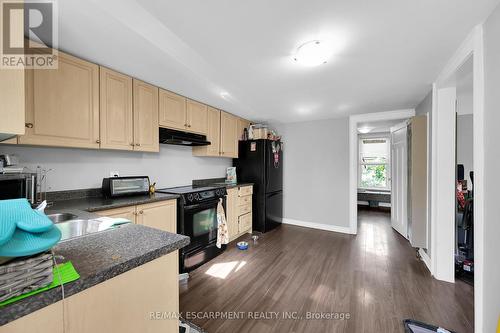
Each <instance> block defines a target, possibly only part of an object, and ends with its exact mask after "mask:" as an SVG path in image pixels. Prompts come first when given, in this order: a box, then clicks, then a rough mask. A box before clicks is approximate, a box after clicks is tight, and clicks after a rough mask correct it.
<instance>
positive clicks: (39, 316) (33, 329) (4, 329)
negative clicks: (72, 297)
mask: <svg viewBox="0 0 500 333" xmlns="http://www.w3.org/2000/svg"><path fill="white" fill-rule="evenodd" d="M63 314H64V311H63V302H62V301H59V302H57V303H54V304H51V305H49V306H46V307H44V308H41V309H40V310H37V311H35V312H32V313H30V314H29V315H26V316H24V317H21V318H19V319H17V320H14V321H11V322H10V323H8V324H6V325H3V326H0V333H26V332H30V333H46V332H50V333H63V332H64V327H63V323H64V318H63Z"/></svg>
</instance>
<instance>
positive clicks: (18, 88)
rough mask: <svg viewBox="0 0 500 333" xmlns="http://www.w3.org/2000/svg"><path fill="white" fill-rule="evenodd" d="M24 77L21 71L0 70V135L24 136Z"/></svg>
mask: <svg viewBox="0 0 500 333" xmlns="http://www.w3.org/2000/svg"><path fill="white" fill-rule="evenodd" d="M24 77H25V72H24V70H23V69H1V70H0V101H2V102H1V103H0V119H2V121H0V133H5V134H24V131H25V120H24V118H25V114H26V111H25V107H24V106H25V89H24V85H25V82H24ZM0 136H1V135H0Z"/></svg>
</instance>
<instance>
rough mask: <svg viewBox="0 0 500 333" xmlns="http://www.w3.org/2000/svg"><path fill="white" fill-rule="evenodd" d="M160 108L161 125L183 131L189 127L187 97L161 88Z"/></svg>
mask: <svg viewBox="0 0 500 333" xmlns="http://www.w3.org/2000/svg"><path fill="white" fill-rule="evenodd" d="M159 108H160V109H159V117H160V119H159V121H160V126H162V127H169V128H174V129H178V130H181V131H185V130H186V129H187V119H186V98H185V97H183V96H180V95H177V94H174V93H172V92H170V91H167V90H164V89H160V92H159Z"/></svg>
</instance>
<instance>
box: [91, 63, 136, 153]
mask: <svg viewBox="0 0 500 333" xmlns="http://www.w3.org/2000/svg"><path fill="white" fill-rule="evenodd" d="M99 86H100V96H99V101H100V108H101V110H100V112H101V115H100V120H101V121H100V128H101V148H104V149H121V150H133V149H134V131H133V121H134V120H133V119H134V118H133V115H132V78H131V77H130V76H127V75H124V74H121V73H118V72H115V71H113V70H111V69H108V68H105V67H100V81H99Z"/></svg>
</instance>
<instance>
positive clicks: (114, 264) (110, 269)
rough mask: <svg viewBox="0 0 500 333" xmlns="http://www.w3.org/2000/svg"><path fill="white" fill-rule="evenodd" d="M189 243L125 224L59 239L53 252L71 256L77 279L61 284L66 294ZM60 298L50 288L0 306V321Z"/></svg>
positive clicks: (65, 256) (155, 230)
mask: <svg viewBox="0 0 500 333" xmlns="http://www.w3.org/2000/svg"><path fill="white" fill-rule="evenodd" d="M188 244H189V237H186V236H182V235H177V234H172V233H169V232H165V231H161V230H158V229H153V228H149V227H146V226H143V225H137V224H127V225H123V226H120V227H118V228H116V229H112V230H108V231H104V232H99V233H95V234H92V235H89V236H85V237H80V238H75V239H72V240H69V241H67V242H62V243H59V244H58V245H57V246H56V247H54V253H55V254H56V255H61V256H63V257H64V260H61V259H58V261H59V262H64V261H67V260H71V262H72V263H73V266H74V267H75V269H76V271H77V272H78V273H79V274H80V279H78V280H76V281H74V282H70V283H68V284H65V285H64V294H65V297H69V296H71V295H74V294H76V293H78V292H81V291H83V290H85V289H87V288H91V287H93V286H95V285H97V284H99V283H102V282H104V281H106V280H108V279H111V278H113V277H115V276H117V275H119V274H122V273H125V272H127V271H129V270H131V269H133V268H135V267H138V266H141V265H143V264H145V263H147V262H149V261H152V260H154V259H156V258H159V257H161V256H164V255H166V254H168V253H170V252H173V251H175V250H178V249H180V248H182V247H184V246H186V245H188ZM61 299H62V295H61V288H60V287H58V288H53V289H51V290H47V291H45V292H42V293H40V294H37V295H33V296H31V297H27V298H25V299H22V300H20V301H17V302H15V303H12V304H9V305H7V306H5V307H2V308H0V313H1V315H0V325H5V324H7V323H9V322H11V321H13V320H16V319H18V318H21V317H23V316H25V315H28V314H30V313H32V312H34V311H36V310H39V309H41V308H43V307H45V306H48V305H50V304H53V303H56V302H58V301H60V300H61Z"/></svg>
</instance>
